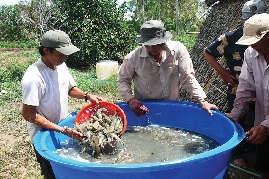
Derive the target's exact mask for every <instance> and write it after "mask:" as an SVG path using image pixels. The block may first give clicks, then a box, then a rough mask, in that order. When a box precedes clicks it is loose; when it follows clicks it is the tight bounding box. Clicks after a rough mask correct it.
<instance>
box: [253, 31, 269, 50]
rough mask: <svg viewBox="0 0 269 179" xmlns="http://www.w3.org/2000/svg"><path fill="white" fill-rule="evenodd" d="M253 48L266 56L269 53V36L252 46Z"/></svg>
mask: <svg viewBox="0 0 269 179" xmlns="http://www.w3.org/2000/svg"><path fill="white" fill-rule="evenodd" d="M251 47H252V48H253V49H255V50H256V51H257V52H258V53H259V54H260V55H264V54H266V53H268V52H269V34H266V35H264V36H263V38H262V39H261V40H259V41H258V42H256V43H255V44H252V45H251Z"/></svg>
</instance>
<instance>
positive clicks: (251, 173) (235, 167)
mask: <svg viewBox="0 0 269 179" xmlns="http://www.w3.org/2000/svg"><path fill="white" fill-rule="evenodd" d="M230 167H232V168H234V169H236V170H239V171H241V172H244V173H247V174H249V175H252V176H255V177H258V178H261V175H259V174H257V173H253V172H251V171H248V170H245V169H243V168H240V167H237V166H235V165H233V164H231V163H230Z"/></svg>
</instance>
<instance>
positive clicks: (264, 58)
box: [227, 13, 269, 179]
mask: <svg viewBox="0 0 269 179" xmlns="http://www.w3.org/2000/svg"><path fill="white" fill-rule="evenodd" d="M237 44H241V45H249V46H250V47H248V48H247V49H246V51H245V54H244V62H243V66H242V69H241V74H240V76H239V85H238V88H237V92H236V99H235V101H234V107H233V109H232V111H231V113H227V116H228V117H229V118H231V119H233V120H235V121H239V119H240V118H241V117H242V116H243V115H244V114H245V113H246V112H247V111H248V106H249V103H250V102H251V101H252V99H253V98H255V97H256V103H255V121H254V127H253V128H251V129H250V130H249V131H248V132H246V135H248V136H249V138H248V140H247V141H249V142H251V143H253V144H257V156H256V165H255V168H256V170H257V171H259V172H261V175H262V178H263V179H269V138H268V135H269V66H268V64H269V14H265V13H263V14H257V15H254V16H252V17H250V18H249V19H248V20H247V21H246V22H245V24H244V29H243V36H242V37H241V38H240V39H239V40H238V41H237Z"/></svg>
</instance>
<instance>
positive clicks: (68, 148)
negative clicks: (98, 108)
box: [55, 125, 219, 164]
mask: <svg viewBox="0 0 269 179" xmlns="http://www.w3.org/2000/svg"><path fill="white" fill-rule="evenodd" d="M122 141H123V144H122V143H117V144H116V148H115V150H114V153H113V154H102V155H100V156H98V157H97V158H94V157H92V155H90V154H88V153H87V148H86V147H85V146H83V145H80V144H79V142H78V141H76V140H73V139H70V140H68V141H65V142H64V143H62V147H61V148H60V149H57V150H56V151H55V152H56V153H57V154H58V155H60V156H62V157H65V158H69V159H72V160H77V161H80V162H94V163H107V164H115V163H118V164H139V163H149V162H165V161H167V160H174V159H180V158H185V157H190V156H192V155H196V154H199V153H202V152H205V151H208V150H211V149H213V148H216V147H217V146H219V144H218V143H217V142H216V141H214V140H212V139H211V138H209V137H207V136H204V135H201V134H197V133H194V132H192V131H187V130H181V129H175V128H169V127H163V126H158V125H150V126H144V127H142V126H131V127H128V128H127V131H126V132H125V134H124V135H123V137H122Z"/></svg>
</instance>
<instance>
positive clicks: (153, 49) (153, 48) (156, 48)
mask: <svg viewBox="0 0 269 179" xmlns="http://www.w3.org/2000/svg"><path fill="white" fill-rule="evenodd" d="M164 46H165V44H164V43H163V44H158V45H145V48H146V49H147V51H148V52H149V53H150V54H151V55H153V56H156V55H159V54H160V53H161V52H162V51H163V50H164Z"/></svg>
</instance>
